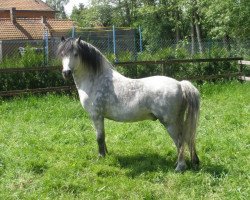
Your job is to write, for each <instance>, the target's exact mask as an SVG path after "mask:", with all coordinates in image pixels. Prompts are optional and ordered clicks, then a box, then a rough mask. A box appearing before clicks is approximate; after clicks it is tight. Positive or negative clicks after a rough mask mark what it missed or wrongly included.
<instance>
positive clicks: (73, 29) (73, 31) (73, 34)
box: [71, 26, 75, 38]
mask: <svg viewBox="0 0 250 200" xmlns="http://www.w3.org/2000/svg"><path fill="white" fill-rule="evenodd" d="M71 37H72V38H75V26H73V27H72V36H71Z"/></svg>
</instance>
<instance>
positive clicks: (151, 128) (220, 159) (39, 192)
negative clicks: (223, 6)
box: [0, 82, 250, 200]
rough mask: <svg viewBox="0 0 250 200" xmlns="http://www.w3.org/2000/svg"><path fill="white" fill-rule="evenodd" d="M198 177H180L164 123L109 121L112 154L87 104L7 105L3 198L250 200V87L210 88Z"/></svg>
mask: <svg viewBox="0 0 250 200" xmlns="http://www.w3.org/2000/svg"><path fill="white" fill-rule="evenodd" d="M199 90H200V91H201V95H202V106H201V116H200V123H199V128H198V136H197V149H198V153H199V156H200V159H201V167H200V170H198V171H192V170H190V169H189V170H187V171H186V172H185V173H183V174H180V173H175V171H174V168H175V161H176V156H177V155H176V150H175V147H174V145H173V142H172V140H171V139H170V137H169V136H168V134H167V133H166V131H165V130H164V128H163V126H162V125H160V123H159V122H151V121H143V122H138V123H117V122H113V121H108V120H107V121H106V122H105V124H106V135H107V145H108V149H109V155H108V156H107V157H106V158H105V159H98V156H97V155H98V154H97V144H96V140H95V133H94V130H93V127H92V124H91V121H90V120H89V118H88V116H87V114H86V113H85V112H84V111H83V110H82V108H81V105H80V103H79V100H78V99H77V98H73V97H71V96H67V95H44V96H40V97H34V96H30V97H22V98H16V99H9V100H6V99H5V100H4V99H2V100H0V113H1V121H0V199H4V200H5V199H102V200H103V199H209V200H210V199H230V200H231V199H246V200H247V199H250V183H249V182H250V173H249V171H250V84H249V83H245V84H240V83H237V82H231V83H224V84H205V85H203V86H201V87H199Z"/></svg>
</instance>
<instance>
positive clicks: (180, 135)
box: [58, 38, 200, 171]
mask: <svg viewBox="0 0 250 200" xmlns="http://www.w3.org/2000/svg"><path fill="white" fill-rule="evenodd" d="M58 54H59V55H60V56H61V58H62V64H63V70H62V73H63V76H64V78H67V77H68V76H69V75H71V74H72V75H73V78H74V81H75V84H76V87H77V90H78V93H79V97H80V101H81V104H82V106H83V107H84V108H85V109H86V111H87V112H88V113H89V115H90V117H91V119H92V120H93V123H94V126H95V129H96V137H97V143H98V147H99V155H100V156H105V154H106V153H107V148H106V143H105V132H104V118H107V119H111V120H115V121H121V122H134V121H140V120H146V119H148V120H157V119H158V120H159V121H160V122H161V123H162V124H163V125H164V126H165V127H166V129H167V130H168V132H169V134H170V136H171V137H172V139H173V141H174V143H175V145H176V147H177V152H178V160H177V167H176V171H183V170H185V169H186V162H185V158H184V145H185V144H187V145H188V147H189V151H190V155H191V163H192V166H193V167H198V165H199V158H198V156H197V154H196V149H195V134H196V125H197V120H198V114H199V104H200V103H199V102H200V100H199V92H198V90H197V89H196V88H195V87H194V86H193V85H192V84H191V83H190V82H188V81H180V82H179V81H177V80H175V79H172V78H168V77H164V76H153V77H149V78H142V79H130V78H127V77H124V76H123V75H121V74H120V73H118V72H117V71H115V70H114V69H113V67H112V64H111V63H110V62H109V61H108V60H107V59H106V58H105V56H104V55H103V54H102V53H101V52H100V51H99V50H98V49H97V48H95V47H94V46H92V45H91V44H89V43H87V42H85V41H83V40H81V38H78V39H73V38H68V39H66V40H65V39H64V38H62V41H61V43H60V45H59V47H58Z"/></svg>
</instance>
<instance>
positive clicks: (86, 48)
mask: <svg viewBox="0 0 250 200" xmlns="http://www.w3.org/2000/svg"><path fill="white" fill-rule="evenodd" d="M57 54H58V55H59V56H60V57H61V58H62V65H63V69H62V74H63V77H64V78H68V76H70V75H71V73H72V72H75V71H77V70H79V69H84V70H87V71H88V72H91V73H97V72H98V71H99V70H100V68H101V59H102V54H101V53H100V51H99V50H98V49H96V48H95V47H94V46H92V45H91V44H89V43H87V42H84V41H83V40H81V37H79V38H77V39H74V38H68V39H65V38H64V37H62V39H61V43H60V44H59V46H58V50H57Z"/></svg>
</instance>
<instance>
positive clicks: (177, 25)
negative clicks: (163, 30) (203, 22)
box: [175, 10, 180, 43]
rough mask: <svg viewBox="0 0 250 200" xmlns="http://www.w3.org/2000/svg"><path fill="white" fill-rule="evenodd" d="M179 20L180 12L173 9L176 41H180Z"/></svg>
mask: <svg viewBox="0 0 250 200" xmlns="http://www.w3.org/2000/svg"><path fill="white" fill-rule="evenodd" d="M179 21H180V13H179V10H176V11H175V34H176V43H178V42H179V41H180V27H179V24H178V23H179Z"/></svg>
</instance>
